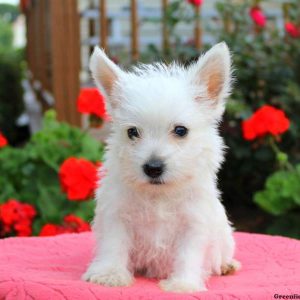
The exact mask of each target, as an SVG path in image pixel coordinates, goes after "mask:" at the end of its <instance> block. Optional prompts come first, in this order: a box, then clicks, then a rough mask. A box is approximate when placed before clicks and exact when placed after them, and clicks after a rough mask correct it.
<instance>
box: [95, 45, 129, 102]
mask: <svg viewBox="0 0 300 300" xmlns="http://www.w3.org/2000/svg"><path fill="white" fill-rule="evenodd" d="M90 70H91V72H92V76H93V78H94V80H95V83H96V84H97V86H98V88H99V89H100V90H101V92H103V93H104V94H105V96H106V100H107V104H108V105H109V106H110V107H109V108H115V107H116V106H117V101H116V99H114V97H113V89H114V87H115V84H116V82H117V81H118V80H119V79H120V77H121V76H122V74H124V72H123V71H122V70H121V69H120V68H119V67H118V66H117V65H116V64H115V63H114V62H113V61H111V60H110V59H109V58H108V57H107V56H106V54H105V53H104V51H103V50H101V49H100V48H99V47H97V46H96V47H95V49H94V52H93V54H92V56H91V58H90Z"/></svg>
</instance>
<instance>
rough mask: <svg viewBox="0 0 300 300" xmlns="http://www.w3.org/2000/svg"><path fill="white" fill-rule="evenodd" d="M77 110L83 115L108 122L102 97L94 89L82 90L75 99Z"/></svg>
mask: <svg viewBox="0 0 300 300" xmlns="http://www.w3.org/2000/svg"><path fill="white" fill-rule="evenodd" d="M77 110H78V111H79V112H81V113H83V114H91V115H95V116H97V117H99V118H101V119H104V120H108V119H109V118H108V115H107V114H106V110H105V102H104V96H103V95H102V94H101V93H100V92H99V90H98V89H96V88H83V89H81V91H80V94H79V96H78V99H77Z"/></svg>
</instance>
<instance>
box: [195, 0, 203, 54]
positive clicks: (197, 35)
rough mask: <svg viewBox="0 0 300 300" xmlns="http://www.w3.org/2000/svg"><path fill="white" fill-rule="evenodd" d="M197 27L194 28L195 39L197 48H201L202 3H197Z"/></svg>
mask: <svg viewBox="0 0 300 300" xmlns="http://www.w3.org/2000/svg"><path fill="white" fill-rule="evenodd" d="M194 10H195V29H194V39H195V47H196V49H197V50H200V49H201V47H202V42H201V37H202V30H201V24H200V10H201V8H200V5H195V8H194Z"/></svg>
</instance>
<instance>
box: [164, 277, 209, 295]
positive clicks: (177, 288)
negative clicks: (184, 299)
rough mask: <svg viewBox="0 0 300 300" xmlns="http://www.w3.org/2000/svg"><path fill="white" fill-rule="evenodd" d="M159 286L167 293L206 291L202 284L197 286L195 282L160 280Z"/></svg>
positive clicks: (173, 279)
mask: <svg viewBox="0 0 300 300" xmlns="http://www.w3.org/2000/svg"><path fill="white" fill-rule="evenodd" d="M159 286H160V287H161V288H162V289H163V290H165V291H168V292H176V293H193V292H201V291H207V288H206V287H205V285H204V283H203V284H197V283H195V282H189V281H185V280H183V279H177V278H169V279H165V280H161V281H160V282H159Z"/></svg>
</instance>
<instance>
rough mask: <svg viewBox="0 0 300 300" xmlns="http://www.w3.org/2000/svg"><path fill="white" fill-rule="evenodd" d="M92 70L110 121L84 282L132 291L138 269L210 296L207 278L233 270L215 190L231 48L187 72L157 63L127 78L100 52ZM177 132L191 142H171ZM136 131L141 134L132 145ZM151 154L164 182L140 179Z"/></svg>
mask: <svg viewBox="0 0 300 300" xmlns="http://www.w3.org/2000/svg"><path fill="white" fill-rule="evenodd" d="M90 67H91V71H92V74H93V76H94V79H95V81H96V83H97V85H98V87H99V88H100V90H101V92H103V93H105V94H106V98H107V108H108V110H109V113H110V114H111V116H112V118H113V124H112V134H111V136H110V138H109V140H108V146H107V152H106V159H105V163H104V169H103V170H102V172H103V171H104V172H105V176H103V179H102V180H101V183H100V186H99V188H98V190H97V193H96V201H97V207H96V214H95V219H94V224H93V231H94V233H95V235H96V238H97V249H96V255H95V258H94V260H93V262H92V263H91V265H90V266H89V268H88V270H87V271H86V273H85V274H84V275H83V279H84V280H87V281H91V282H94V283H99V284H102V285H108V286H127V285H130V284H131V283H132V281H133V274H134V273H137V272H140V273H143V275H144V276H147V277H155V278H159V279H161V281H160V286H161V287H162V288H163V289H164V290H170V291H177V292H192V291H201V290H205V279H206V278H207V276H208V275H210V274H219V275H220V274H221V273H226V272H227V271H228V272H230V270H232V268H233V269H234V268H236V265H235V262H234V260H233V255H234V248H235V246H234V240H233V237H232V228H231V226H230V223H229V221H228V219H227V217H226V213H225V210H224V207H223V205H222V204H221V202H220V195H219V191H218V189H217V184H216V173H217V171H218V169H219V167H220V164H221V163H222V161H223V148H224V144H223V141H222V139H221V137H220V136H219V134H218V129H217V125H218V121H219V120H220V118H221V116H222V114H223V111H224V106H225V105H224V104H225V98H226V96H228V94H229V92H230V81H231V79H230V77H231V76H230V74H231V71H230V68H231V67H230V53H229V50H228V48H227V46H226V44H225V43H221V44H218V45H216V46H214V47H213V48H212V49H211V50H210V51H209V52H207V53H206V54H205V55H204V56H202V57H200V58H199V60H198V62H196V63H195V64H194V65H192V66H190V67H189V68H187V69H184V68H183V67H181V66H179V65H177V64H173V65H171V66H165V65H163V64H154V65H141V66H139V67H136V68H135V69H134V70H133V71H132V72H130V73H129V72H125V71H123V70H121V69H120V68H119V67H117V66H116V65H115V64H114V63H113V62H112V61H110V60H109V59H108V58H107V56H106V55H105V54H104V52H103V51H102V50H100V49H99V48H95V51H94V53H93V55H92V57H91V64H90ZM209 87H210V88H209ZM176 125H183V126H185V127H187V128H188V129H189V132H188V135H187V136H186V137H184V138H178V137H176V136H174V134H173V133H172V130H173V128H174V126H176ZM131 126H135V127H137V128H138V130H139V132H140V134H141V137H140V138H137V139H135V140H134V141H132V140H130V139H129V138H128V136H127V129H128V128H129V127H131ZM153 155H155V156H158V157H160V158H161V159H162V160H163V161H164V162H165V164H166V172H165V173H164V174H163V178H162V179H163V181H164V184H161V185H153V184H151V183H149V180H148V178H147V176H146V175H145V174H144V173H143V168H142V166H143V164H144V163H145V162H146V161H147V160H148V159H149V158H150V157H151V156H153Z"/></svg>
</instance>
